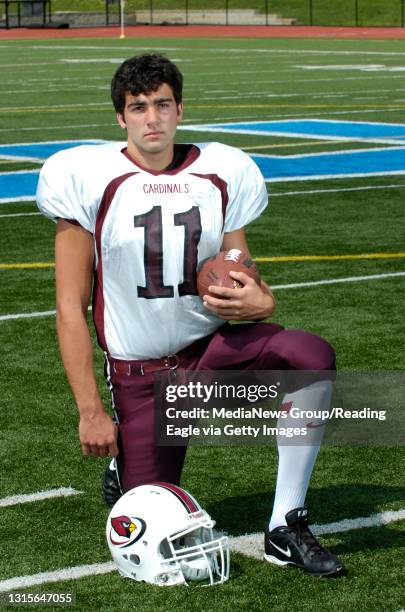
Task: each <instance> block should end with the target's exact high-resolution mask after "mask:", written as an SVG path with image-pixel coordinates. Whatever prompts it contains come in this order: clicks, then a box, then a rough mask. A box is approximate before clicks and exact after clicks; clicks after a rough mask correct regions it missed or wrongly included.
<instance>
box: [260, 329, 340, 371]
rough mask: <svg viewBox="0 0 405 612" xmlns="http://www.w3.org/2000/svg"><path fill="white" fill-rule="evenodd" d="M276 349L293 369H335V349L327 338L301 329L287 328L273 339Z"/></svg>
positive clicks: (272, 346) (273, 349)
mask: <svg viewBox="0 0 405 612" xmlns="http://www.w3.org/2000/svg"><path fill="white" fill-rule="evenodd" d="M271 349H272V351H275V352H276V353H277V354H278V355H279V356H280V357H281V358H282V359H283V360H284V361H285V362H286V363H287V364H288V366H289V368H290V369H293V370H312V371H319V370H335V369H336V355H335V350H334V348H333V346H332V345H331V344H329V342H327V340H325V339H324V338H322V337H321V336H318V335H316V334H312V333H310V332H306V331H303V330H299V329H285V330H283V331H282V332H280V333H278V334H277V335H276V336H274V337H273V338H272V340H271Z"/></svg>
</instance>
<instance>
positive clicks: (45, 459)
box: [0, 0, 405, 612]
mask: <svg viewBox="0 0 405 612" xmlns="http://www.w3.org/2000/svg"><path fill="white" fill-rule="evenodd" d="M318 2H320V0H318ZM360 2H361V0H360ZM285 6H286V13H287V8H288V7H287V4H286V5H285ZM289 6H290V5H289ZM316 6H317V0H314V7H315V8H316ZM150 48H152V49H154V50H159V51H163V52H166V53H167V54H168V55H169V56H170V57H173V58H176V59H177V60H178V61H179V66H180V67H181V69H182V70H183V72H184V74H185V83H186V88H185V100H186V116H185V119H186V122H185V123H184V125H185V126H187V122H190V123H191V124H194V123H203V122H215V121H218V122H220V121H230V120H231V119H232V118H237V119H238V120H242V119H246V120H260V119H276V118H299V117H301V118H302V117H308V118H316V117H320V118H327V119H336V118H343V119H351V120H361V121H368V120H370V121H386V122H398V123H405V103H404V102H403V97H404V96H403V83H402V82H403V77H402V73H401V72H390V71H388V68H390V67H391V68H395V67H401V66H402V65H403V56H402V55H401V53H403V46H402V43H400V42H396V41H343V40H336V41H333V40H294V41H287V40H272V39H268V40H214V41H211V40H204V39H198V40H195V41H190V40H185V39H179V40H175V41H174V40H165V39H161V40H157V39H154V40H147V39H144V40H141V41H140V40H137V39H126V40H125V41H122V42H120V41H118V40H113V39H111V40H108V41H105V42H104V41H101V40H98V41H96V42H95V41H94V40H91V41H88V40H85V39H83V40H76V41H72V40H63V39H62V40H58V41H52V40H48V41H40V42H38V41H29V40H26V41H10V42H7V43H3V44H2V45H1V48H0V66H1V71H2V82H1V83H0V92H1V98H0V100H1V102H0V142H1V143H11V142H35V141H47V140H59V139H74V138H82V139H85V138H105V139H120V138H122V136H123V135H122V132H121V130H120V129H119V128H118V126H117V125H116V123H115V117H114V113H113V111H112V109H111V106H110V102H109V99H108V82H109V79H110V78H111V74H112V72H113V70H114V68H115V65H114V64H112V63H110V61H107V60H114V59H116V60H117V61H118V59H119V58H122V57H125V56H127V55H130V54H133V53H137V52H142V51H145V50H148V49H150ZM308 51H312V52H314V51H315V52H317V53H318V52H322V53H321V54H319V55H318V54H314V53H312V54H311V53H307V52H308ZM342 52H343V55H342ZM370 53H371V55H368V54H370ZM380 53H381V55H380ZM65 59H84V60H86V59H93V60H94V59H101V60H102V61H100V62H92V63H77V64H67V63H65V62H64V60H65ZM190 60H191V61H190ZM306 64H317V65H320V64H322V65H323V70H321V71H314V72H312V71H305V70H303V69H302V67H301V66H302V65H306ZM336 64H340V65H345V66H346V69H342V70H339V71H336V70H335V69H334V68H333V66H335V65H336ZM358 64H378V65H385V66H386V67H387V68H386V69H381V71H377V72H372V73H370V72H363V71H361V70H359V69H358V68H356V65H358ZM221 91H222V93H221ZM291 94H297V95H295V96H294V97H291ZM269 95H271V96H272V97H268V96H269ZM222 96H223V97H222ZM364 98H366V99H364ZM212 136H213V135H212V134H210V133H199V134H196V133H195V132H191V131H189V132H187V130H184V131H179V133H178V141H182V142H186V141H189V140H197V141H206V140H209V139H212ZM214 136H215V138H216V139H219V140H220V141H222V142H225V143H226V144H231V145H235V146H239V147H244V148H246V149H247V150H250V151H252V152H253V151H254V149H252V147H255V146H262V145H266V146H267V145H268V146H269V147H270V146H271V147H272V148H269V149H267V150H261V149H260V151H261V152H265V153H266V152H270V153H276V154H278V155H289V154H296V153H311V152H317V151H319V150H335V149H339V148H342V149H349V148H352V147H359V143H347V144H344V143H339V144H336V143H335V144H333V145H328V144H326V143H324V144H323V143H319V142H318V143H315V144H313V145H311V144H308V143H307V141H305V140H302V141H297V140H292V139H287V138H270V139H267V138H263V137H261V136H259V137H253V136H249V135H231V134H222V133H219V134H215V135H214ZM284 145H293V146H284ZM369 146H373V145H371V144H370V143H369ZM377 146H379V145H377ZM361 147H363V144H362V145H361ZM23 167H27V168H32V167H35V165H32V164H25V163H23V164H22V163H20V164H17V165H14V164H11V163H7V164H2V165H1V170H2V171H9V170H13V169H22V168H23ZM392 185H396V187H395V188H392V187H391V186H392ZM404 186H405V179H404V178H403V177H401V176H380V177H373V178H357V179H356V178H353V179H335V180H323V181H302V182H290V183H274V184H270V185H269V192H270V194H273V195H274V197H270V204H269V208H268V210H267V211H266V212H265V213H264V215H263V216H262V217H261V219H259V220H257V221H255V222H254V223H253V224H252V225H251V226H250V227H249V228H248V236H249V242H250V245H251V250H252V252H253V254H254V255H256V256H280V255H287V256H299V255H344V254H361V253H377V252H391V253H395V252H400V251H404V247H403V222H402V219H403V197H404ZM366 187H367V189H364V190H363V191H362V190H359V191H344V189H354V188H366ZM370 187H371V189H369V188H370ZM314 190H330V191H325V192H323V193H301V194H298V195H294V194H292V193H290V192H296V191H300V192H309V191H314ZM333 190H335V191H333ZM1 197H3V196H1ZM35 210H36V209H35V206H34V203H30V202H25V203H8V204H1V205H0V213H1V214H13V213H22V212H34V211H35ZM0 227H1V235H2V240H1V242H0V264H1V263H21V262H25V263H27V262H34V261H39V262H52V261H53V235H54V226H53V224H52V223H51V222H50V221H49V220H47V219H45V218H43V217H40V216H30V217H9V218H3V217H0ZM403 261H404V260H403V259H382V260H379V259H372V260H341V261H307V262H302V261H301V262H299V261H291V262H272V263H263V264H260V265H259V267H260V272H261V274H262V276H263V277H264V278H265V279H266V280H267V281H268V282H270V283H271V284H273V285H277V284H287V283H296V282H305V281H314V280H315V281H316V280H319V279H334V278H345V277H350V276H363V275H364V276H366V275H372V274H383V273H389V272H398V271H403V270H404V264H403ZM0 276H1V287H2V291H1V292H0V315H7V314H10V313H23V312H25V313H29V312H33V311H45V310H52V309H53V308H54V288H53V276H54V272H53V269H52V268H46V269H33V270H32V269H31V270H27V269H22V270H17V269H11V270H10V269H8V270H5V269H0ZM277 302H278V310H277V314H276V316H275V319H276V320H277V321H280V322H281V323H283V324H284V325H287V326H289V327H301V328H305V329H308V330H311V331H313V332H316V333H319V334H322V335H324V336H325V337H327V338H328V339H329V340H330V341H331V342H332V343H333V344H334V346H335V348H336V351H337V357H338V365H339V367H340V368H341V369H349V370H392V369H393V370H399V371H403V370H404V368H405V363H404V351H403V346H404V342H405V334H404V325H403V313H404V293H403V280H402V279H401V278H396V279H385V280H380V281H370V282H365V281H363V282H357V283H350V284H349V283H347V284H336V285H329V286H318V287H312V288H310V287H308V288H305V289H288V290H287V289H285V290H279V291H277ZM0 330H1V346H2V363H3V364H4V365H3V367H2V368H0V384H1V389H2V394H1V411H0V462H1V466H2V469H1V470H2V471H1V473H2V477H1V479H0V498H2V497H5V496H8V495H13V494H18V493H29V492H33V491H37V490H43V489H48V488H54V487H60V486H72V487H75V488H76V489H78V490H80V491H83V494H82V495H80V496H77V497H72V498H67V499H65V500H56V499H54V500H48V501H43V502H38V503H34V504H27V505H21V506H15V507H11V508H7V509H2V512H1V514H0V538H1V542H2V555H1V558H0V580H1V579H6V578H10V577H13V576H18V575H24V574H33V573H36V572H41V571H52V570H54V569H57V568H63V567H66V566H68V565H73V566H75V565H81V564H84V563H95V562H98V561H100V562H104V561H107V560H108V559H109V554H108V550H107V547H106V545H105V543H104V524H105V519H106V515H107V512H106V509H105V508H104V506H103V504H102V502H101V499H100V479H101V475H102V472H103V470H104V463H105V462H104V461H103V460H99V459H95V458H90V459H84V458H82V457H81V454H80V450H79V444H78V439H77V434H76V427H77V415H76V409H75V407H74V405H73V401H72V399H71V395H70V392H69V389H68V385H67V383H66V380H65V376H64V373H63V369H62V366H61V364H60V360H59V356H58V349H57V343H56V336H55V329H54V318H53V317H52V316H50V317H44V318H33V319H20V320H14V321H13V320H11V321H1V320H0ZM96 366H97V376H98V379H99V382H100V388H101V389H102V393H103V398H104V400H105V402H106V404H108V392H107V389H106V387H105V383H104V381H103V378H102V355H101V352H100V351H97V352H96ZM404 460H405V452H404V448H403V447H381V446H377V445H375V446H369V447H343V446H341V447H333V446H327V445H326V446H324V447H323V448H322V449H321V452H320V455H319V459H318V461H317V465H316V469H315V472H314V475H313V479H312V481H311V487H310V490H309V494H308V502H309V505H310V509H311V517H312V520H313V522H315V523H328V522H332V521H339V520H341V519H343V518H357V517H361V516H369V515H370V514H373V513H376V512H380V511H382V510H398V509H401V508H404V507H405V485H404V468H403V466H404ZM276 469H277V462H276V451H275V448H274V446H272V445H270V446H261V447H250V446H245V447H232V446H227V447H198V446H193V447H191V448H190V450H189V453H188V456H187V460H186V465H185V470H184V474H183V481H182V483H183V486H184V487H185V488H189V489H190V491H191V492H192V493H193V494H194V495H195V496H196V497H197V498H198V499H199V500H200V501H201V502H202V504H203V505H204V506H205V507H206V508H207V509H208V511H209V512H210V513H211V514H212V515H213V516H214V518H215V519H216V520H217V522H218V526H219V527H220V528H222V529H224V530H226V531H228V532H229V533H230V534H232V535H240V534H243V533H254V532H257V531H259V530H261V528H262V526H263V523H264V521H265V520H266V519H267V518H268V516H269V513H270V511H271V504H272V497H273V494H274V486H275V477H276ZM322 541H323V542H324V543H325V544H326V545H327V546H328V547H330V549H331V550H332V551H333V552H335V553H336V554H339V555H341V556H342V558H343V559H344V561H345V563H346V564H347V566H348V569H349V576H348V577H347V578H345V579H343V580H337V581H332V582H330V581H323V580H314V579H312V578H311V577H308V576H303V575H301V574H300V573H296V572H294V571H283V570H280V569H278V568H276V567H273V566H269V565H266V564H264V563H263V562H260V561H258V560H255V559H252V558H249V557H245V556H243V555H238V554H233V556H232V575H231V580H230V581H229V582H228V583H227V584H226V585H224V586H223V587H219V588H212V589H211V588H210V589H198V588H190V589H185V588H172V589H168V590H166V589H157V588H153V587H151V586H149V585H142V584H137V583H132V582H129V581H125V580H122V579H121V578H120V577H119V576H118V575H117V574H107V575H105V576H99V577H91V578H83V579H81V580H76V581H66V582H63V583H62V582H61V583H55V584H49V585H43V586H41V587H35V588H33V589H30V590H34V591H40V590H41V591H44V590H46V591H51V592H54V591H55V592H57V591H71V590H73V591H75V593H76V596H77V603H76V606H74V607H73V608H72V609H75V610H79V611H83V610H86V611H87V610H89V611H99V610H100V611H104V610H105V611H106V612H115V611H117V612H118V611H121V610H130V609H141V610H148V611H149V610H151V611H153V612H155V611H162V612H163V611H166V610H169V609H171V610H176V612H177V611H184V612H186V611H187V612H194V611H200V610H201V611H203V610H204V611H210V612H211V611H213V612H217V611H218V612H219V611H220V610H221V611H223V610H226V611H228V610H247V609H249V610H253V611H256V610H257V611H267V610H274V611H275V612H287V611H291V610H293V611H297V612H298V611H305V612H306V611H308V612H310V611H311V612H312V611H313V610H316V609H322V610H326V611H329V610H330V611H331V612H332V611H335V610H347V611H348V612H358V611H360V612H362V611H364V612H365V611H367V612H381V611H382V610H384V612H385V611H390V612H391V611H392V612H394V611H396V610H399V609H400V608H403V607H404V605H405V587H404V581H403V559H404V554H405V524H404V521H398V522H395V523H391V524H390V525H387V526H385V527H380V528H368V529H361V530H352V531H349V532H342V533H337V534H334V535H329V536H324V537H323V538H322ZM37 609H41V607H39V608H37ZM43 609H45V608H43ZM46 609H48V610H49V609H50V608H46Z"/></svg>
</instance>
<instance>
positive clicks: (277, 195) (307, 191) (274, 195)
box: [0, 184, 405, 216]
mask: <svg viewBox="0 0 405 612" xmlns="http://www.w3.org/2000/svg"><path fill="white" fill-rule="evenodd" d="M403 187H405V184H402V185H363V186H361V187H343V188H342V189H303V190H302V191H284V193H273V192H272V191H271V190H270V193H269V196H270V198H280V197H283V196H290V195H307V194H312V193H341V192H342V193H343V192H345V191H367V190H370V189H372V190H374V189H401V188H403ZM0 216H1V215H0ZM4 216H6V215H4Z"/></svg>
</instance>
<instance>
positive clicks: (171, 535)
mask: <svg viewBox="0 0 405 612" xmlns="http://www.w3.org/2000/svg"><path fill="white" fill-rule="evenodd" d="M214 525H215V522H214V521H213V520H212V519H211V517H210V516H209V514H208V513H207V512H206V511H205V510H203V509H202V508H201V506H200V505H199V503H198V502H197V501H196V500H195V499H194V497H192V496H191V495H190V493H187V491H185V490H184V489H181V488H180V487H177V486H175V485H172V484H169V483H164V482H158V483H153V484H150V485H141V486H138V487H135V488H134V489H131V490H130V491H127V493H125V494H124V495H123V496H122V497H121V498H120V499H119V500H118V501H117V503H116V504H115V505H114V507H113V508H112V510H111V512H110V515H109V517H108V519H107V526H106V536H107V542H108V547H109V549H110V552H111V555H112V558H113V560H114V562H115V564H116V566H117V569H118V571H119V573H120V574H121V575H122V576H124V577H126V578H131V579H132V580H138V581H144V582H149V583H151V584H156V585H160V586H170V585H176V584H189V583H190V582H191V581H192V582H194V581H197V582H200V583H201V585H203V584H207V585H211V584H220V583H222V582H225V581H226V580H228V578H229V541H228V538H227V537H226V536H220V535H218V534H216V533H215V532H214V531H213V527H214Z"/></svg>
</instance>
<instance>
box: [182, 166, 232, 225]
mask: <svg viewBox="0 0 405 612" xmlns="http://www.w3.org/2000/svg"><path fill="white" fill-rule="evenodd" d="M190 174H191V175H192V176H198V178H202V179H206V180H208V181H211V183H212V184H213V185H214V186H215V187H216V188H217V189H219V191H220V192H221V198H222V218H223V223H225V213H226V207H227V206H228V201H229V195H228V183H227V182H226V181H224V179H221V178H220V177H219V176H218V174H198V173H197V172H190Z"/></svg>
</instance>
